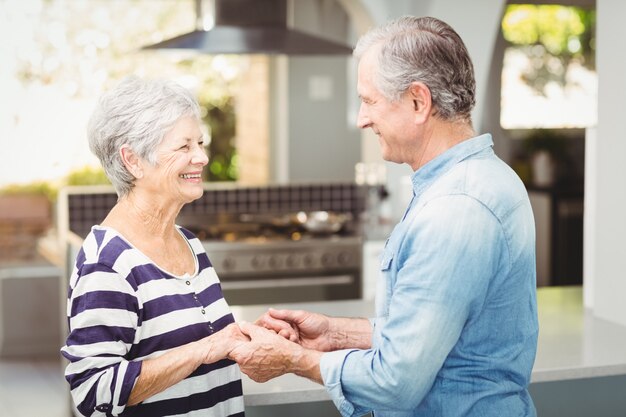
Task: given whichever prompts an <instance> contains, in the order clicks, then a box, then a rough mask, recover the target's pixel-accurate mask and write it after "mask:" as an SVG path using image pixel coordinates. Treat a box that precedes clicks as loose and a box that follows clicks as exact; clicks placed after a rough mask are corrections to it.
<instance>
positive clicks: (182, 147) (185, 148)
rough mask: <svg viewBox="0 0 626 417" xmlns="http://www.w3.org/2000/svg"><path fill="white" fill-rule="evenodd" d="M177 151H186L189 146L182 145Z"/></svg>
mask: <svg viewBox="0 0 626 417" xmlns="http://www.w3.org/2000/svg"><path fill="white" fill-rule="evenodd" d="M178 149H179V150H183V151H184V150H187V149H189V145H183V146H181V147H180V148H178Z"/></svg>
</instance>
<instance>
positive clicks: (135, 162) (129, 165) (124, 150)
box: [120, 145, 143, 178]
mask: <svg viewBox="0 0 626 417" xmlns="http://www.w3.org/2000/svg"><path fill="white" fill-rule="evenodd" d="M120 157H121V158H122V162H123V163H124V166H125V167H126V169H127V170H128V172H130V173H131V174H133V176H134V177H135V178H142V177H143V166H142V164H141V158H139V155H137V154H136V153H135V152H134V151H133V150H132V149H131V148H130V146H128V145H123V146H122V147H121V148H120Z"/></svg>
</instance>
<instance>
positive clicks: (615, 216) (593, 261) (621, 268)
mask: <svg viewBox="0 0 626 417" xmlns="http://www.w3.org/2000/svg"><path fill="white" fill-rule="evenodd" d="M625 16H626V2H624V1H623V0H598V1H597V26H596V27H597V29H596V30H597V32H596V36H597V38H596V45H597V46H596V63H597V70H598V126H597V128H596V139H597V140H596V141H595V143H594V152H595V154H596V160H595V163H594V164H592V166H591V167H588V168H591V169H593V171H591V172H586V175H590V176H591V177H590V179H589V180H590V181H588V182H587V184H586V185H587V187H593V191H594V193H586V196H585V205H588V204H589V205H593V207H594V210H595V214H596V215H595V216H594V217H593V218H586V219H585V221H587V222H590V223H588V224H586V225H585V231H586V232H587V233H588V234H592V235H591V239H592V242H593V243H594V245H593V247H587V249H588V253H586V254H585V260H586V261H588V262H590V265H589V266H590V268H586V269H585V272H586V273H588V274H589V275H587V276H585V280H586V281H587V282H592V285H593V291H592V292H591V293H592V294H593V295H592V296H593V301H592V305H593V308H594V314H596V315H597V316H598V317H601V318H604V319H606V320H610V321H614V322H617V323H620V324H624V325H626V244H625V243H624V238H625V237H626V215H625V213H626V184H625V182H626V164H625V163H624V157H625V155H626V134H625V133H624V110H623V102H624V99H625V97H626V78H625V77H624V74H626V49H625V48H624V40H623V36H621V35H620V33H621V28H622V27H623V26H624V17H625ZM588 238H589V236H586V237H585V239H588ZM587 246H589V245H587ZM587 294H589V292H587Z"/></svg>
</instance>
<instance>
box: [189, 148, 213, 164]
mask: <svg viewBox="0 0 626 417" xmlns="http://www.w3.org/2000/svg"><path fill="white" fill-rule="evenodd" d="M191 163H192V164H201V165H202V166H204V165H206V164H208V163H209V156H208V155H207V152H206V150H205V148H204V147H203V146H201V145H198V146H197V147H196V150H195V152H194V155H193V158H191Z"/></svg>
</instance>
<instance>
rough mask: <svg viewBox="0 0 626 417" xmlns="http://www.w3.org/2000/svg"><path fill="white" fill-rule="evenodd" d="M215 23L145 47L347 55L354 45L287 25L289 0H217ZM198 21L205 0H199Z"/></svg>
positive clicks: (217, 52)
mask: <svg viewBox="0 0 626 417" xmlns="http://www.w3.org/2000/svg"><path fill="white" fill-rule="evenodd" d="M214 1H215V3H214V8H215V11H214V16H215V26H214V27H213V28H211V29H210V30H204V29H201V28H198V29H196V30H194V31H193V32H190V33H186V34H184V35H180V36H177V37H175V38H172V39H168V40H165V41H162V42H159V43H157V44H154V45H149V46H145V47H143V48H142V49H194V50H197V51H198V52H201V53H206V54H287V55H346V54H351V53H352V48H350V47H349V46H347V45H343V44H341V43H337V42H334V41H330V40H327V39H324V38H320V37H317V36H313V35H310V34H307V33H304V32H301V31H298V30H294V29H290V28H288V27H287V1H286V0H214ZM196 13H197V15H198V21H200V20H201V17H202V10H201V0H196Z"/></svg>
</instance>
